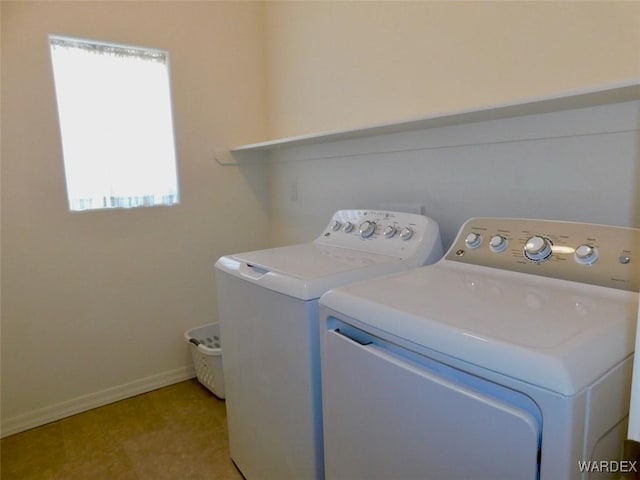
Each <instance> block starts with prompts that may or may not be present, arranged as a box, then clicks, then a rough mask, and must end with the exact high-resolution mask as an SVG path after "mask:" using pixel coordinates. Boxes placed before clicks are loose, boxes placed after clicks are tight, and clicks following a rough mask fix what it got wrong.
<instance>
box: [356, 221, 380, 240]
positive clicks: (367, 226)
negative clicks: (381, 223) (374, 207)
mask: <svg viewBox="0 0 640 480" xmlns="http://www.w3.org/2000/svg"><path fill="white" fill-rule="evenodd" d="M375 231H376V223H375V222H372V221H371V220H365V221H364V222H362V223H361V224H360V229H359V232H360V235H361V236H362V238H369V237H370V236H371V235H373V232H375Z"/></svg>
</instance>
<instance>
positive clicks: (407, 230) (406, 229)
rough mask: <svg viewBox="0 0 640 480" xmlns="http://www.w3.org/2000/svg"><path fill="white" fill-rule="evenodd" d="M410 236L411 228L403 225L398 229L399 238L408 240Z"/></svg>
mask: <svg viewBox="0 0 640 480" xmlns="http://www.w3.org/2000/svg"><path fill="white" fill-rule="evenodd" d="M411 237H413V228H411V227H404V228H403V229H402V230H400V238H401V239H402V240H409V239H410V238H411Z"/></svg>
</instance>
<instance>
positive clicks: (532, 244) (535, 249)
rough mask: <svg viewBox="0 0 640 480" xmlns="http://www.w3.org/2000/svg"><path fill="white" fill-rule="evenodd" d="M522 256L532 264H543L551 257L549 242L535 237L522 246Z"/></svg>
mask: <svg viewBox="0 0 640 480" xmlns="http://www.w3.org/2000/svg"><path fill="white" fill-rule="evenodd" d="M524 256H525V257H526V258H528V259H529V260H532V261H534V262H544V261H545V260H546V259H547V258H549V257H550V256H551V241H550V240H549V239H548V238H544V237H541V236H539V235H535V236H533V237H531V238H529V240H527V241H526V243H525V244H524Z"/></svg>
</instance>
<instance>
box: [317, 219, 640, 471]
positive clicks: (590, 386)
mask: <svg viewBox="0 0 640 480" xmlns="http://www.w3.org/2000/svg"><path fill="white" fill-rule="evenodd" d="M639 289H640V230H637V229H628V228H617V227H609V226H602V225H588V224H579V223H568V222H551V221H542V220H522V219H499V218H476V219H471V220H469V221H468V222H466V223H465V225H464V226H463V227H462V229H461V230H460V232H459V234H458V237H457V239H456V241H455V243H454V245H453V246H452V247H451V249H450V250H449V252H448V253H447V255H446V256H445V258H443V259H442V260H441V261H439V262H438V263H436V264H435V265H431V266H428V267H422V268H417V269H413V270H411V271H408V272H403V273H399V274H395V275H390V276H387V277H384V278H381V279H372V280H367V281H363V282H358V283H356V284H353V285H349V286H345V287H341V288H338V289H335V290H332V291H330V292H328V293H327V294H325V295H324V296H323V297H322V298H321V299H320V323H321V333H320V341H321V357H322V396H323V400H322V401H323V411H324V415H323V419H324V446H325V447H324V448H325V451H324V454H325V472H326V476H327V478H328V479H331V480H346V479H348V480H357V479H363V480H364V479H366V480H373V479H384V480H387V479H391V478H392V479H396V480H398V479H403V480H404V479H420V480H424V479H435V480H441V479H474V480H477V479H498V478H499V479H538V478H542V479H545V480H547V479H548V480H558V479H569V478H587V477H588V475H587V474H584V475H583V474H582V473H581V468H582V469H592V470H596V471H598V470H602V469H603V468H609V469H610V470H615V469H616V468H620V469H624V468H625V465H626V467H627V468H630V466H631V465H630V464H624V463H622V464H620V463H600V462H601V461H603V462H609V461H613V462H615V461H618V460H620V454H621V449H622V442H623V440H624V438H625V435H626V423H627V414H628V411H629V395H630V379H631V370H632V362H633V351H634V335H635V330H636V312H637V311H638V306H637V303H638V293H637V292H638V290H639ZM588 461H597V462H598V463H581V462H588Z"/></svg>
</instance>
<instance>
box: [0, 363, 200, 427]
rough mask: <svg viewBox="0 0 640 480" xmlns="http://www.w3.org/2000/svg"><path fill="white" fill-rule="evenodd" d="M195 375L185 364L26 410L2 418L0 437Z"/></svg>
mask: <svg viewBox="0 0 640 480" xmlns="http://www.w3.org/2000/svg"><path fill="white" fill-rule="evenodd" d="M195 376H196V373H195V370H194V368H193V366H188V367H187V366H185V367H181V368H176V369H174V370H169V371H167V372H163V373H159V374H156V375H152V376H150V377H145V378H141V379H139V380H135V381H133V382H129V383H125V384H123V385H118V386H116V387H111V388H107V389H106V390H101V391H99V392H95V393H89V394H87V395H82V396H80V397H77V398H74V399H71V400H67V401H65V402H61V403H57V404H55V405H50V406H48V407H44V408H38V409H36V410H32V411H31V412H27V413H22V414H20V415H16V416H14V417H10V418H7V419H3V420H2V424H1V425H0V437H6V436H8V435H13V434H14V433H19V432H23V431H25V430H29V429H30V428H34V427H39V426H40V425H44V424H46V423H50V422H54V421H56V420H60V419H61V418H65V417H69V416H71V415H75V414H76V413H81V412H86V411H87V410H91V409H92V408H96V407H101V406H103V405H106V404H108V403H113V402H117V401H118V400H123V399H125V398H129V397H133V396H135V395H140V394H141V393H147V392H150V391H151V390H156V389H158V388H162V387H166V386H167V385H172V384H174V383H178V382H182V381H184V380H189V379H190V378H193V377H195Z"/></svg>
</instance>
